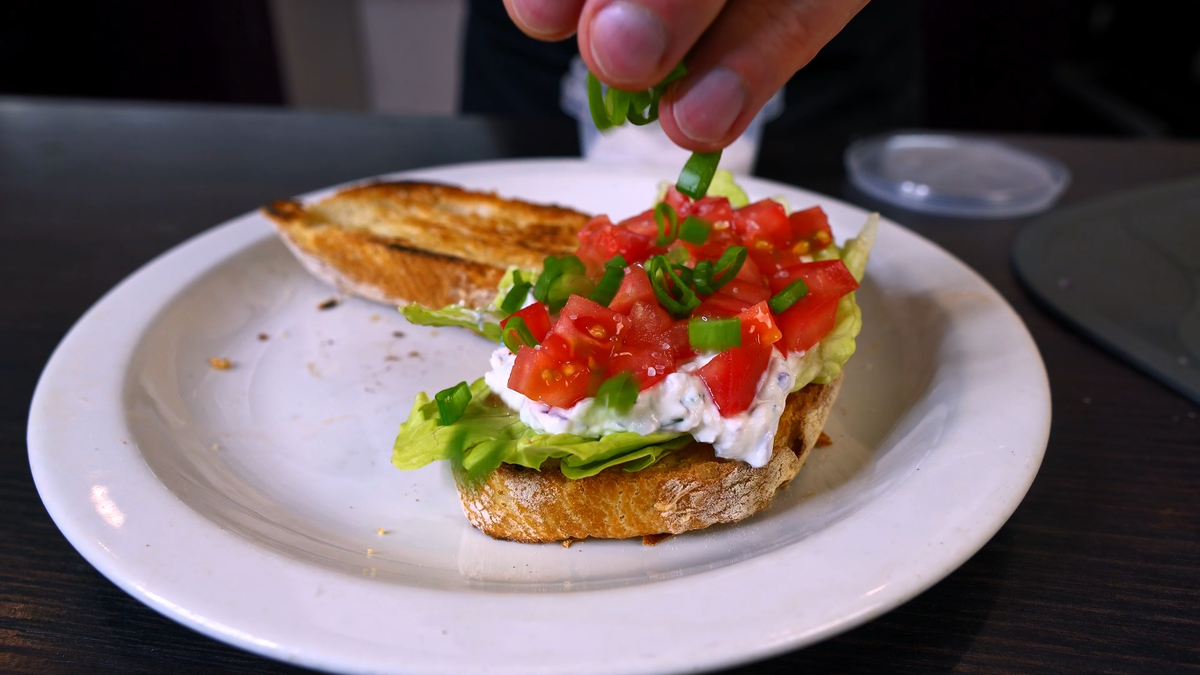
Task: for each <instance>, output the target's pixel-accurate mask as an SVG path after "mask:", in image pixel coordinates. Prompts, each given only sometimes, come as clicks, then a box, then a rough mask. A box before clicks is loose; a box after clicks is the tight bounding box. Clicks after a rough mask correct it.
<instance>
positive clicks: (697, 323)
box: [688, 316, 742, 352]
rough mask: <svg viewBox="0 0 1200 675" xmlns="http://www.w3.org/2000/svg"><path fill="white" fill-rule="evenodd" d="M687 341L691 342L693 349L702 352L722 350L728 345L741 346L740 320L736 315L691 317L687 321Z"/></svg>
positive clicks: (728, 346)
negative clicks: (715, 317)
mask: <svg viewBox="0 0 1200 675" xmlns="http://www.w3.org/2000/svg"><path fill="white" fill-rule="evenodd" d="M688 342H690V343H692V348H693V349H695V350H697V351H702V352H723V351H725V350H726V349H729V348H730V347H741V346H742V320H741V319H739V318H737V317H736V316H734V317H730V318H728V319H707V320H706V319H704V318H702V317H697V318H695V319H692V320H691V321H688Z"/></svg>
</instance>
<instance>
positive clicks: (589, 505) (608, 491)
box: [454, 377, 841, 543]
mask: <svg viewBox="0 0 1200 675" xmlns="http://www.w3.org/2000/svg"><path fill="white" fill-rule="evenodd" d="M840 384H841V378H840V377H839V378H838V379H837V380H834V381H833V382H832V383H830V384H825V385H820V384H810V385H808V386H806V387H804V388H803V389H801V390H799V391H796V392H793V393H792V394H791V395H789V396H788V398H787V403H786V405H785V407H784V411H783V415H782V417H780V420H779V428H778V430H777V431H776V432H775V443H774V452H773V453H772V455H771V460H770V461H769V462H768V463H767V464H766V466H763V467H762V468H758V469H755V468H752V467H751V466H750V465H749V464H746V463H745V462H741V461H735V460H727V459H720V458H718V457H716V455H714V454H713V449H712V446H711V445H708V444H706V443H693V444H692V445H690V446H688V447H686V448H683V449H682V450H676V451H675V452H672V453H670V454H668V455H667V456H665V457H663V458H662V459H661V460H660V461H659V462H658V463H656V464H654V465H653V466H650V467H649V468H646V469H642V470H641V471H636V472H625V471H622V470H621V468H620V467H613V468H610V469H606V470H604V471H602V472H600V473H599V474H596V475H595V476H592V477H590V478H583V479H581V480H570V479H568V478H566V477H564V476H563V475H562V472H561V471H559V470H558V467H557V465H556V464H553V463H552V462H553V460H550V461H547V462H546V464H544V465H543V466H542V469H541V470H534V469H527V468H525V467H521V466H516V465H512V464H502V465H500V468H499V469H496V470H495V471H493V472H492V473H491V474H489V475H488V476H487V477H485V478H483V479H480V480H475V479H472V478H471V477H470V476H468V475H466V474H465V473H464V472H462V471H461V470H459V469H456V470H455V472H454V473H455V476H454V477H455V482H456V483H457V484H458V494H459V498H460V500H461V501H462V507H463V512H464V513H466V515H467V519H468V520H470V521H471V524H472V525H474V526H475V527H477V528H479V529H480V530H482V531H483V532H485V533H487V534H489V535H491V536H493V537H495V538H497V539H509V540H512V541H520V542H525V543H540V542H552V541H564V542H567V541H571V540H576V539H584V538H587V537H599V538H608V539H624V538H627V537H644V539H643V541H645V542H647V543H650V542H652V541H654V540H655V539H656V536H657V535H663V534H679V533H681V532H686V531H688V530H697V529H701V528H705V527H708V526H709V525H713V524H715V523H731V522H735V521H738V520H743V519H745V518H748V517H750V516H752V515H754V514H755V513H758V512H759V511H761V510H763V509H765V508H766V507H767V506H768V505H769V504H770V503H771V499H772V498H773V497H774V496H775V491H776V490H777V489H779V488H781V487H786V486H787V484H788V483H789V482H791V480H792V479H793V478H795V477H796V473H797V472H799V471H800V467H801V466H802V465H803V464H804V460H805V459H807V457H808V453H809V451H810V450H812V448H813V446H814V445H815V444H816V443H817V439H818V438H820V436H821V430H822V428H824V426H825V420H826V418H828V416H829V411H830V410H831V409H832V408H833V401H834V399H835V398H836V397H837V391H838V387H839V386H840Z"/></svg>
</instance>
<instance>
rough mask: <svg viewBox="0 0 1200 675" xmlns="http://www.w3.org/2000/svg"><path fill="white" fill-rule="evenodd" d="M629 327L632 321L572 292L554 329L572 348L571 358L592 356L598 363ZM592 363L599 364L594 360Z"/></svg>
mask: <svg viewBox="0 0 1200 675" xmlns="http://www.w3.org/2000/svg"><path fill="white" fill-rule="evenodd" d="M628 328H629V320H628V319H626V318H625V317H624V316H622V315H621V314H618V313H616V312H614V311H612V310H611V309H609V308H607V307H604V306H603V305H599V304H597V303H595V302H592V301H591V300H588V299H587V298H582V297H580V296H578V295H572V296H571V297H570V298H568V299H567V304H566V305H565V306H564V307H563V308H562V311H561V312H559V314H558V321H557V322H555V324H554V328H552V329H551V332H553V333H555V334H556V335H560V336H562V337H563V339H565V340H566V341H567V344H569V345H570V347H571V356H572V357H581V358H586V357H592V358H593V359H596V360H597V361H598V363H599V366H601V367H602V366H603V364H604V363H605V362H606V361H607V359H608V357H609V356H610V355H611V354H612V353H613V351H614V350H615V349H616V348H617V347H619V346H620V345H621V340H622V339H623V338H624V337H625V333H626V332H627V331H628ZM588 364H589V366H592V367H596V366H595V365H593V363H592V362H591V361H589V362H588Z"/></svg>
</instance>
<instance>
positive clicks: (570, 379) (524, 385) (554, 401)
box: [508, 335, 603, 408]
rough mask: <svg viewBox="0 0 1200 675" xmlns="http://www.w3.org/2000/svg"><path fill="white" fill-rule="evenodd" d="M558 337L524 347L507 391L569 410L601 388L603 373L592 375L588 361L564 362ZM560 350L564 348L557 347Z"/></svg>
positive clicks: (511, 375)
mask: <svg viewBox="0 0 1200 675" xmlns="http://www.w3.org/2000/svg"><path fill="white" fill-rule="evenodd" d="M555 338H557V336H555V335H550V336H549V338H548V340H547V343H549V344H542V345H539V346H537V347H521V349H520V350H519V351H518V352H517V358H516V362H515V363H514V364H513V369H512V373H511V374H510V375H509V377H508V388H509V389H512V390H513V391H517V392H520V393H522V394H524V395H525V396H527V397H529V398H530V399H532V400H534V401H541V402H542V403H546V404H548V405H553V406H558V407H559V408H570V407H571V406H573V405H575V404H576V403H578V402H579V400H580V399H582V398H584V397H586V396H591V395H593V394H595V392H596V391H597V390H598V389H599V388H600V381H601V380H602V376H603V373H600V372H593V371H592V369H590V368H589V367H588V365H587V363H586V360H585V359H581V358H576V359H566V360H563V359H561V358H560V357H559V356H558V355H557V354H556V353H555V352H556V351H557V349H556V347H555V346H554V344H555V343H556V342H558V341H559V340H555ZM558 349H561V346H559V347H558Z"/></svg>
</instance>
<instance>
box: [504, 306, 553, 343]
mask: <svg viewBox="0 0 1200 675" xmlns="http://www.w3.org/2000/svg"><path fill="white" fill-rule="evenodd" d="M514 316H519V317H521V318H522V319H524V320H525V325H526V326H529V332H530V333H533V337H535V338H537V341H538V342H541V341H542V340H545V339H546V334H547V333H549V332H550V313H549V312H548V311H546V306H545V305H543V304H542V303H540V302H535V303H533V304H532V305H529V306H528V307H525V308H523V309H519V310H517V311H515V312H513V313H512V316H510V317H508V318H507V319H504V320H502V321H501V322H500V327H501V328H504V327H506V326H507V325H508V321H509V319H511V318H513V317H514Z"/></svg>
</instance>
